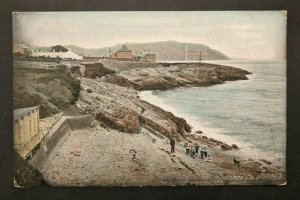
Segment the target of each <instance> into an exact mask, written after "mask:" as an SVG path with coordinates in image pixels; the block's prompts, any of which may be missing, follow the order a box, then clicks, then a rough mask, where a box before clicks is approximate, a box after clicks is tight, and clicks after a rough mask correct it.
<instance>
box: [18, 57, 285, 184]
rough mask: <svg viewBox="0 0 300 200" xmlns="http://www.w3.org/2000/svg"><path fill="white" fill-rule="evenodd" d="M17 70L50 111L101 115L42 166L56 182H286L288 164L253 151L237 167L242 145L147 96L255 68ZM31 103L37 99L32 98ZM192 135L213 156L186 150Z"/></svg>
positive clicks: (119, 65)
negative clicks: (209, 132) (277, 163)
mask: <svg viewBox="0 0 300 200" xmlns="http://www.w3.org/2000/svg"><path fill="white" fill-rule="evenodd" d="M16 70H17V72H19V71H20V72H22V73H23V74H24V75H21V73H19V74H20V76H18V79H17V81H15V82H16V84H15V87H16V91H18V89H19V88H21V89H22V85H24V84H23V83H27V84H26V85H27V86H26V87H25V88H23V90H24V91H26V92H27V93H28V94H29V93H30V92H35V93H34V94H35V95H39V96H40V97H42V102H43V103H42V105H46V104H47V105H49V106H44V107H45V109H40V110H41V112H43V113H41V115H42V116H49V113H55V112H57V111H56V110H59V111H60V112H63V113H64V114H63V115H82V114H89V115H91V116H93V117H94V122H93V126H92V127H91V128H88V129H84V130H82V131H75V132H74V133H72V134H70V135H69V136H68V138H67V139H66V142H65V143H64V144H63V145H62V147H60V148H57V149H56V150H55V151H54V152H53V154H54V155H53V157H54V160H52V161H51V162H50V163H48V164H49V166H48V167H46V169H45V170H44V171H43V172H42V176H43V179H44V180H45V181H46V182H47V183H48V184H50V185H54V186H89V185H121V186H124V185H224V184H275V185H279V184H285V176H286V175H285V169H283V168H282V167H280V166H275V165H274V164H273V163H270V162H269V161H267V160H254V159H252V158H245V159H241V161H240V163H241V166H236V165H234V162H233V158H234V153H233V152H235V151H239V150H238V149H239V147H238V146H236V145H233V144H226V143H224V142H222V141H219V140H217V138H208V137H207V136H205V133H202V132H201V130H197V131H198V132H197V133H195V132H192V127H191V126H190V125H189V124H188V123H187V121H186V120H185V119H183V118H180V117H177V116H175V115H174V114H173V113H171V112H167V111H165V110H163V109H161V108H160V107H158V106H155V105H152V104H151V103H149V102H147V101H144V100H142V99H141V98H140V97H139V92H140V91H145V90H167V89H172V88H177V87H192V86H197V87H203V86H210V85H215V84H222V83H224V82H225V81H236V80H247V79H248V78H247V76H246V75H248V74H251V73H250V72H248V71H245V70H242V69H238V68H234V67H230V66H222V65H215V64H207V63H172V64H168V63H139V62H118V61H103V62H102V63H93V64H85V73H84V74H82V72H81V71H80V67H73V68H71V70H70V72H71V74H70V73H69V72H68V71H62V70H61V71H59V73H58V72H57V71H51V70H50V71H49V70H40V72H39V73H37V74H35V73H34V72H33V70H30V69H26V70H25V69H23V68H20V69H16ZM24 72H26V73H24ZM16 74H18V73H16ZM66 80H67V81H66ZM41 87H43V88H47V90H45V91H44V90H40V88H41ZM27 93H26V94H27ZM24 94H25V93H24V92H23V93H22V92H21V91H20V92H19V93H18V95H19V96H20V97H19V96H18V95H16V97H18V98H16V101H17V100H20V102H21V99H22V95H24ZM64 97H65V98H64ZM65 99H68V101H66V100H65ZM74 99H76V102H74ZM27 103H28V105H29V104H30V103H34V102H31V101H30V99H29V98H28V102H27ZM61 105H63V106H61ZM68 105H69V108H68ZM20 106H24V105H20ZM54 106H56V107H55V109H53V108H52V107H54ZM44 110H45V112H44ZM46 111H47V112H46ZM50 111H51V112H50ZM52 115H53V114H52ZM50 116H51V115H50ZM171 137H172V138H175V140H176V153H175V154H171V153H170V151H169V150H170V149H169V148H170V145H169V144H168V142H169V138H171ZM187 141H191V142H198V144H199V145H200V146H205V147H207V149H208V152H209V154H210V156H211V158H212V160H213V163H207V162H205V161H204V160H201V159H200V158H199V157H197V158H195V159H194V158H191V157H190V156H187V155H185V154H184V143H186V142H187ZM74 151H76V153H74ZM72 152H73V153H72ZM100 155H101V156H100ZM112 162H113V164H112ZM107 170H109V171H107ZM132 177H135V179H133V178H132ZM138 180H139V181H138Z"/></svg>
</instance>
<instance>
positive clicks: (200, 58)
mask: <svg viewBox="0 0 300 200" xmlns="http://www.w3.org/2000/svg"><path fill="white" fill-rule="evenodd" d="M201 60H202V57H201V51H200V54H199V62H201Z"/></svg>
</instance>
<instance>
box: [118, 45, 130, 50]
mask: <svg viewBox="0 0 300 200" xmlns="http://www.w3.org/2000/svg"><path fill="white" fill-rule="evenodd" d="M119 51H121V52H132V51H131V50H130V49H128V48H127V45H126V44H124V45H122V48H121V49H120V50H119Z"/></svg>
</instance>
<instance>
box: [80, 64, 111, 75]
mask: <svg viewBox="0 0 300 200" xmlns="http://www.w3.org/2000/svg"><path fill="white" fill-rule="evenodd" d="M114 73H116V72H115V71H114V70H111V69H107V68H105V67H104V66H103V64H102V63H93V64H85V77H86V78H96V77H102V76H105V75H107V74H114Z"/></svg>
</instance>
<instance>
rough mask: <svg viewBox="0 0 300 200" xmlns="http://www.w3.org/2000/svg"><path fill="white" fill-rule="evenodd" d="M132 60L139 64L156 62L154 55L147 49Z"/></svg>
mask: <svg viewBox="0 0 300 200" xmlns="http://www.w3.org/2000/svg"><path fill="white" fill-rule="evenodd" d="M134 60H135V61H140V62H156V54H155V53H151V52H150V50H149V49H148V50H144V52H142V53H137V54H135V55H134Z"/></svg>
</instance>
